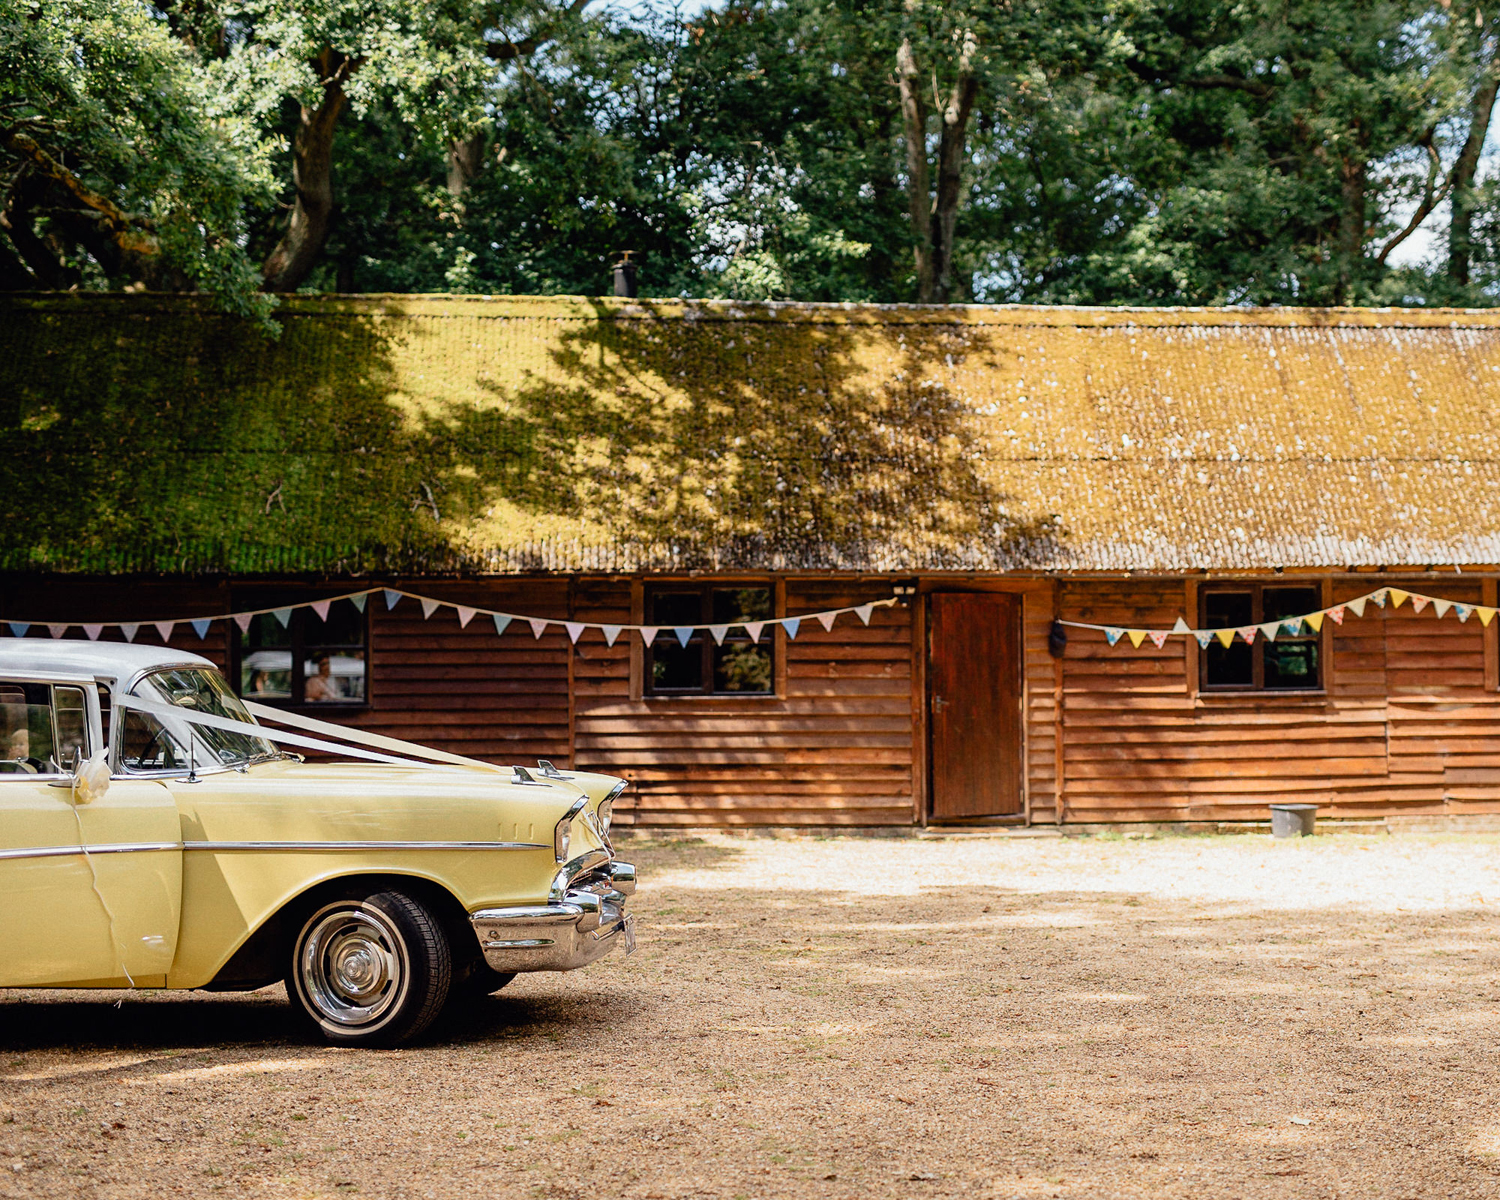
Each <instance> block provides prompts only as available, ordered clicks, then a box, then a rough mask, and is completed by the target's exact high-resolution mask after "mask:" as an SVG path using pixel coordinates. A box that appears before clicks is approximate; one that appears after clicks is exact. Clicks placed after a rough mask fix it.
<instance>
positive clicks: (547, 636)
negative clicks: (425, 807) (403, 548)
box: [307, 579, 569, 766]
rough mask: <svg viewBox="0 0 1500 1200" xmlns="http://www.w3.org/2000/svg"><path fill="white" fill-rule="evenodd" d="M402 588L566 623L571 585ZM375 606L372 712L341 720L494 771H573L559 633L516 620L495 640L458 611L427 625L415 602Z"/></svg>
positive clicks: (444, 611)
mask: <svg viewBox="0 0 1500 1200" xmlns="http://www.w3.org/2000/svg"><path fill="white" fill-rule="evenodd" d="M397 586H400V587H404V588H406V589H407V590H409V591H413V592H420V593H421V594H422V595H425V596H431V597H433V598H434V599H439V600H447V601H450V602H453V603H456V604H468V605H474V606H481V607H484V608H490V609H500V610H504V611H510V612H517V613H523V614H525V615H527V616H539V617H555V618H556V619H558V620H563V619H566V617H567V615H568V590H569V588H568V582H567V580H565V579H564V580H552V579H549V580H497V581H483V582H466V583H447V582H441V583H439V582H433V581H426V580H424V581H421V582H406V583H401V584H398V585H397ZM369 605H370V658H371V669H370V707H369V708H368V709H366V710H364V711H362V712H359V713H356V714H351V715H349V716H342V715H340V716H337V717H336V719H337V720H340V721H343V722H345V723H347V724H350V725H354V726H357V727H358V728H360V729H368V730H370V731H372V732H374V733H383V734H386V735H387V736H389V737H399V738H407V739H409V740H411V741H416V742H421V743H423V744H425V745H429V746H434V747H436V748H437V749H440V750H448V751H450V752H452V753H455V754H467V755H471V756H473V757H475V758H482V759H486V760H489V761H492V762H501V763H519V764H522V765H525V766H534V765H535V763H536V760H537V759H539V758H546V759H551V760H553V761H554V762H556V763H557V764H558V765H559V766H566V765H568V762H569V737H568V650H569V644H568V637H567V634H566V632H565V631H564V630H563V629H562V627H561V626H557V625H549V626H548V627H547V631H546V632H545V633H544V634H543V635H542V637H541V638H540V639H538V638H536V637H534V636H533V634H532V632H531V627H530V626H529V625H527V624H526V623H525V622H523V621H516V622H512V624H511V625H510V627H509V628H508V629H507V630H506V631H505V634H504V635H503V636H501V637H496V636H495V626H494V624H493V622H492V621H491V620H490V618H489V617H486V616H478V617H475V618H474V619H473V620H472V621H471V622H470V623H469V625H468V626H467V627H462V628H461V627H460V626H459V623H458V618H457V616H456V615H455V613H454V610H453V609H451V608H440V609H438V610H437V612H435V613H434V614H433V615H432V616H431V617H430V618H428V619H424V618H423V616H422V608H421V605H420V604H418V603H417V601H415V600H402V601H401V602H400V603H399V604H398V605H397V606H396V607H395V608H394V609H391V610H387V608H386V605H385V601H384V599H383V598H382V597H381V596H379V595H374V596H371V597H370V600H369ZM307 711H309V712H313V711H315V710H313V709H311V708H309V709H308V710H307Z"/></svg>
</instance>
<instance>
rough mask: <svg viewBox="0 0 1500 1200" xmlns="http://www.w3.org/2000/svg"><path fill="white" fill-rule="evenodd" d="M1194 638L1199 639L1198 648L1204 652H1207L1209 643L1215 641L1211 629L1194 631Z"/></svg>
mask: <svg viewBox="0 0 1500 1200" xmlns="http://www.w3.org/2000/svg"><path fill="white" fill-rule="evenodd" d="M1193 636H1194V637H1195V638H1197V639H1198V646H1199V648H1200V649H1202V650H1207V649H1208V643H1209V642H1211V641H1213V640H1214V634H1213V630H1211V629H1195V630H1193Z"/></svg>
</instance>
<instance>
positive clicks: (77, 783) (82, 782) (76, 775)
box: [72, 750, 109, 804]
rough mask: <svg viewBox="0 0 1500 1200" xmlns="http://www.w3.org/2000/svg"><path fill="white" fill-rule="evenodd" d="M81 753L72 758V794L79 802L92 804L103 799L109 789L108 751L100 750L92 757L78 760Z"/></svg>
mask: <svg viewBox="0 0 1500 1200" xmlns="http://www.w3.org/2000/svg"><path fill="white" fill-rule="evenodd" d="M81 757H82V755H81V754H75V755H74V758H73V771H72V775H73V796H74V798H75V799H76V801H77V802H78V803H79V804H92V803H93V802H94V801H95V800H102V799H104V793H105V792H107V791H109V751H107V750H100V751H99V753H97V754H95V755H94V756H93V757H92V758H90V759H87V760H86V761H83V762H79V761H78V760H79V759H80V758H81Z"/></svg>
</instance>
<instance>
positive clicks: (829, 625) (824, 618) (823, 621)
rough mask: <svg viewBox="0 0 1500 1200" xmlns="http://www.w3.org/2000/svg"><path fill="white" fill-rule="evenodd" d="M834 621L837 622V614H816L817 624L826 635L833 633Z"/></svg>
mask: <svg viewBox="0 0 1500 1200" xmlns="http://www.w3.org/2000/svg"><path fill="white" fill-rule="evenodd" d="M836 620H838V613H836V612H826V613H819V614H818V624H819V625H821V626H822V627H823V629H824V631H825V632H826V633H832V632H833V623H834V621H836Z"/></svg>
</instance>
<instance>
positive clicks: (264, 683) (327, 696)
mask: <svg viewBox="0 0 1500 1200" xmlns="http://www.w3.org/2000/svg"><path fill="white" fill-rule="evenodd" d="M282 615H283V616H284V617H285V618H286V622H285V624H283V623H282V620H281V618H280V617H278V616H277V615H276V614H275V613H274V612H268V613H259V614H257V615H256V616H254V617H252V618H251V619H250V626H249V628H248V629H246V630H245V631H244V632H243V633H241V632H240V631H239V630H238V629H233V628H232V627H231V628H232V631H233V632H234V633H236V634H238V639H237V641H236V642H235V646H234V650H235V655H234V659H235V661H234V670H233V676H234V679H235V681H236V683H237V684H238V685H239V693H240V695H241V696H243V697H244V698H245V699H246V700H258V701H260V702H261V703H263V704H282V705H303V704H306V705H310V706H312V705H315V706H317V707H319V708H321V707H324V706H331V705H345V706H347V705H362V704H365V703H366V697H367V695H368V684H369V678H368V671H369V662H370V653H369V651H370V631H369V624H368V622H367V621H366V618H365V614H364V612H362V611H361V610H360V609H359V608H358V607H356V605H355V603H354V601H352V600H335V601H334V602H333V603H332V604H330V605H329V607H328V616H327V618H326V619H325V618H323V617H320V616H319V615H318V614H317V613H316V612H314V611H313V610H312V609H310V608H293V609H291V610H290V611H289V612H288V611H287V610H285V609H283V610H282Z"/></svg>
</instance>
